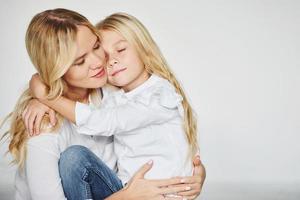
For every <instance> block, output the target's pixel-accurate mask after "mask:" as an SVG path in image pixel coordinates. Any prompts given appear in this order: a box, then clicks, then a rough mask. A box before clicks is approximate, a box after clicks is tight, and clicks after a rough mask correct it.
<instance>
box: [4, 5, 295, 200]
mask: <svg viewBox="0 0 300 200" xmlns="http://www.w3.org/2000/svg"><path fill="white" fill-rule="evenodd" d="M56 7H63V8H68V9H72V10H75V11H78V12H79V13H81V14H83V15H85V16H86V17H87V18H89V19H90V21H91V22H92V23H96V22H98V21H99V20H101V19H102V18H104V17H105V16H107V15H109V14H111V13H113V12H118V11H124V12H128V13H130V14H132V15H134V16H136V17H137V18H139V19H140V20H141V21H142V22H143V23H144V24H145V25H146V27H147V28H148V29H149V31H150V32H151V33H152V35H153V37H154V39H155V40H156V41H157V43H158V44H159V46H160V48H161V50H162V52H163V53H164V55H165V57H166V58H167V60H168V62H169V63H170V65H171V67H172V68H173V70H174V72H175V73H176V75H177V77H178V79H179V80H180V81H181V82H182V84H183V86H184V88H185V90H186V92H187V94H188V96H189V98H190V100H191V102H192V105H193V107H194V109H195V111H196V113H197V114H198V121H199V135H200V146H201V158H202V161H203V162H204V164H205V165H206V168H207V181H206V187H205V188H204V192H203V199H213V198H215V199H218V198H219V199H226V198H225V196H226V195H227V196H228V195H230V193H231V195H232V196H231V197H230V198H231V199H234V197H236V195H237V194H236V193H238V192H241V191H243V192H244V193H243V194H246V196H247V195H248V196H249V198H250V197H251V198H252V197H253V198H254V199H255V198H256V197H257V198H256V199H258V196H255V195H261V196H263V195H266V193H268V192H269V193H270V195H271V194H272V195H274V196H273V197H271V196H270V199H276V198H275V197H277V198H278V199H293V198H295V199H297V197H298V199H299V198H300V171H299V169H300V155H299V152H300V145H299V141H300V135H299V134H300V123H299V120H300V59H299V55H300V54H299V53H300V37H299V36H300V1H296V0H295V1H291V0H286V1H284V0H281V1H280V0H273V1H271V0H268V1H267V0H261V1H258V0H254V1H253V0H248V1H246V0H240V1H238V0H235V1H234V0H228V1H221V0H219V1H216V0H210V1H196V0H195V1H188V0H185V1H171V0H169V1H166V0H165V1H159V0H152V1H139V0H125V1H124V0H123V1H117V0H105V1H104V0H86V1H82V0H64V1H62V0H51V1H38V0H23V1H17V0H1V1H0V26H1V28H0V76H1V79H0V83H1V84H0V93H1V103H0V119H3V117H4V116H5V115H6V114H8V113H9V112H10V111H11V110H12V109H13V106H14V104H15V102H16V100H17V98H18V96H19V95H20V93H21V91H22V90H23V89H24V88H25V87H26V84H27V82H28V80H29V78H30V77H31V74H32V73H34V72H35V71H34V68H33V66H32V65H31V63H30V60H29V58H28V56H27V52H26V49H25V42H24V37H25V31H26V28H27V25H28V23H29V21H30V20H31V18H32V17H33V16H34V15H35V14H36V13H38V12H41V11H42V10H45V9H51V8H56ZM1 131H2V132H4V129H2V130H1ZM5 148H6V144H3V143H1V148H0V153H1V157H0V159H1V160H0V199H1V196H2V195H4V194H7V193H8V191H9V192H11V191H12V190H13V189H12V186H11V185H12V184H11V183H12V181H13V172H14V168H12V167H10V168H9V167H8V166H7V162H8V160H9V157H4V156H3V152H4V149H5ZM230 184H232V187H231V186H229V185H230ZM241 185H244V186H243V187H240V189H238V187H239V186H241ZM252 186H253V187H252ZM260 186H264V187H265V189H264V190H261V187H260ZM251 188H254V189H251ZM272 188H273V189H272ZM256 189H258V191H260V192H257V193H256V194H254V193H255V192H254V191H255V190H256ZM266 191H267V192H266ZM234 193H235V194H234ZM224 195H225V196H224ZM251 195H254V196H251ZM285 195H289V198H285V197H286V196H285ZM8 196H10V194H9V195H8ZM205 196H206V197H207V198H205ZM241 197H245V196H243V195H242V194H241ZM279 197H280V198H279ZM281 197H282V198H281ZM7 198H8V197H7ZM230 198H229V197H228V199H230ZM266 198H267V196H265V198H264V199H266ZM243 199H244V198H243Z"/></svg>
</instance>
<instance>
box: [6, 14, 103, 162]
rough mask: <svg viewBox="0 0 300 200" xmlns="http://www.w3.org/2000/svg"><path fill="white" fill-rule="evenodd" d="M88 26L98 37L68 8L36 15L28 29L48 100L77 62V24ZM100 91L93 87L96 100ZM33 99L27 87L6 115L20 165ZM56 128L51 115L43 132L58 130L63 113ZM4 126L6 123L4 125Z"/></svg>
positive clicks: (56, 93) (11, 147) (28, 44)
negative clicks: (25, 119) (25, 116)
mask: <svg viewBox="0 0 300 200" xmlns="http://www.w3.org/2000/svg"><path fill="white" fill-rule="evenodd" d="M79 25H80V26H86V27H88V28H89V29H90V30H91V31H92V32H93V33H94V34H95V35H96V36H97V37H100V36H99V34H98V30H97V29H96V28H95V27H94V26H93V25H92V24H91V23H90V22H89V21H88V20H87V19H86V18H85V17H84V16H82V15H80V14H79V13H77V12H74V11H71V10H67V9H61V8H58V9H53V10H46V11H43V12H41V13H38V14H37V15H35V16H34V17H33V18H32V20H31V22H30V24H29V26H28V28H27V32H26V38H25V41H26V48H27V52H28V55H29V57H30V59H31V61H32V63H33V65H34V67H35V68H36V70H37V72H38V73H39V75H40V77H41V79H42V80H43V82H44V83H45V85H46V86H47V87H48V96H47V98H48V99H55V98H58V97H59V96H61V95H62V94H63V92H64V88H65V82H64V80H63V78H62V77H63V75H64V74H65V73H66V72H67V70H68V69H69V67H70V66H71V65H72V63H73V62H74V59H75V56H76V50H77V47H76V35H77V31H78V27H77V26H79ZM96 93H97V91H96V90H95V89H92V90H91V95H93V96H94V97H93V96H92V99H96V98H95V96H96V95H97V94H96ZM31 99H33V97H32V95H31V93H30V90H29V89H27V90H26V91H25V92H23V94H22V95H21V97H20V98H19V100H18V102H17V104H16V106H15V108H14V111H13V112H12V113H11V114H10V115H9V116H8V117H7V118H6V119H8V118H10V129H9V130H8V131H7V132H6V133H5V135H9V137H10V138H9V139H10V144H9V152H10V153H11V154H12V155H13V157H14V160H13V163H16V164H17V165H18V166H19V167H20V168H22V167H23V165H24V161H25V159H26V143H27V140H28V133H27V131H26V128H25V125H24V122H23V121H22V113H23V112H24V110H25V108H26V106H27V105H28V102H29V101H30V100H31ZM56 115H57V116H56V117H57V119H58V120H57V123H56V125H55V127H50V126H49V124H50V123H49V117H48V116H47V115H46V116H45V117H44V118H43V121H42V125H41V130H42V131H44V132H45V131H52V132H53V131H56V130H58V129H59V128H60V127H61V125H62V122H63V117H62V116H61V115H59V114H56ZM2 125H3V124H2Z"/></svg>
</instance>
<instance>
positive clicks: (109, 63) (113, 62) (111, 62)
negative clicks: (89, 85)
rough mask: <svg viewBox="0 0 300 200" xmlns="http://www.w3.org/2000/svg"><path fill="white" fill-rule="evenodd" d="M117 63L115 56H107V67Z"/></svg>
mask: <svg viewBox="0 0 300 200" xmlns="http://www.w3.org/2000/svg"><path fill="white" fill-rule="evenodd" d="M116 64H118V60H117V59H115V58H109V60H108V67H113V66H114V65H116Z"/></svg>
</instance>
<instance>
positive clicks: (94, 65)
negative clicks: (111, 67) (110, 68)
mask: <svg viewBox="0 0 300 200" xmlns="http://www.w3.org/2000/svg"><path fill="white" fill-rule="evenodd" d="M104 62H105V59H104V58H102V57H101V56H99V55H97V54H95V53H93V54H91V64H90V69H98V68H100V67H102V66H103V64H104Z"/></svg>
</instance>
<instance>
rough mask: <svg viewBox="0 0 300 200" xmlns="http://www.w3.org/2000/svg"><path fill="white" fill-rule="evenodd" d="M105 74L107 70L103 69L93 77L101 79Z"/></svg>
mask: <svg viewBox="0 0 300 200" xmlns="http://www.w3.org/2000/svg"><path fill="white" fill-rule="evenodd" d="M104 74H105V70H104V67H102V69H101V70H100V71H99V72H98V73H97V74H95V75H94V76H92V78H100V77H102V76H103V75H104Z"/></svg>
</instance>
